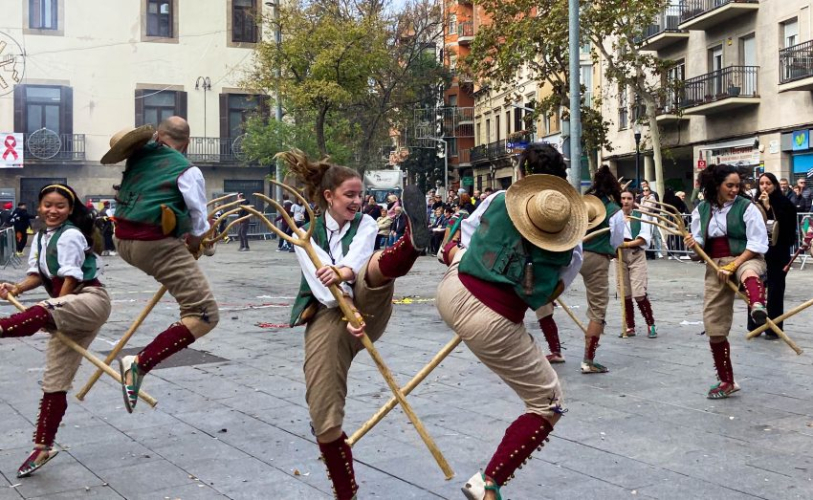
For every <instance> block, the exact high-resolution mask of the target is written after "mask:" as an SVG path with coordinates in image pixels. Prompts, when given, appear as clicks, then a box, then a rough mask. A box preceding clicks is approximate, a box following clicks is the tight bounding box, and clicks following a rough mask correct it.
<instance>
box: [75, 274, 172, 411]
mask: <svg viewBox="0 0 813 500" xmlns="http://www.w3.org/2000/svg"><path fill="white" fill-rule="evenodd" d="M165 293H167V287H165V286H164V285H161V288H159V289H158V291H157V292H155V295H153V296H152V298H151V299H150V301H149V302H147V305H146V306H145V307H144V309H143V310H142V311H141V314H139V315H138V317H137V318H136V320H135V321H133V324H132V325H130V328H128V329H127V331H126V332H124V335H123V336H122V337H121V339H119V341H118V343H116V345H115V346H114V347H113V350H112V351H110V353H109V354H108V355H107V357H106V358H105V359H104V364H105V365H107V366H110V365H111V364H112V363H113V361H114V360H115V359H116V358H117V357H118V355H119V353H120V352H121V350H122V349H124V346H126V345H127V342H129V341H130V338H131V337H132V336H133V335H134V334H135V332H136V330H138V327H140V326H141V323H143V322H144V320H145V319H146V318H147V316H149V314H150V313H151V312H152V310H153V309H154V308H155V306H156V305H157V304H158V302H160V301H161V298H163V296H164V294H165ZM103 371H104V369H102V368H100V369H98V370H96V372H95V373H94V374H93V375H91V376H90V379H88V381H87V383H86V384H85V386H84V387H83V388H82V390H81V391H79V392H77V393H76V399H78V400H79V401H84V400H85V396H87V393H88V392H90V390H91V389H92V388H93V385H94V384H95V383H96V381H98V380H99V377H101V376H102V372H103ZM153 406H155V405H153Z"/></svg>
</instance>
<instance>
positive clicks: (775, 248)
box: [748, 173, 798, 340]
mask: <svg viewBox="0 0 813 500" xmlns="http://www.w3.org/2000/svg"><path fill="white" fill-rule="evenodd" d="M758 193H759V194H758V195H757V198H756V200H755V202H756V203H757V204H758V206H759V207H760V208H762V210H763V212H765V215H766V216H767V220H768V222H767V225H768V240H769V242H770V246H769V247H768V251H767V252H766V253H765V263H766V264H767V265H768V278H767V279H766V280H765V287H766V288H767V289H768V304H767V307H768V317H769V318H776V317H777V316H781V315H782V314H783V313H784V312H785V277H786V276H787V273H785V271H784V267H785V265H786V264H787V263H788V261H790V253H791V252H790V249H791V247H792V246H793V245H794V244H795V243H796V235H797V234H798V222H797V220H796V208H795V207H794V206H793V203H791V202H790V200H788V199H787V197H785V196H784V195H783V194H782V188H781V187H780V185H779V183H778V182H777V181H776V176H775V175H773V174H771V173H764V174H762V175H760V176H759V191H758ZM749 313H750V311H749ZM757 326H758V325H757V324H756V323H755V322H754V320H753V319H751V316H750V314H749V316H748V330H749V331H750V330H753V329H755V328H757ZM777 326H779V328H782V323H777ZM765 336H766V338H768V339H771V340H776V339H778V338H779V336H778V335H777V334H776V333H774V332H773V331H772V330H768V331H767V332H766V333H765Z"/></svg>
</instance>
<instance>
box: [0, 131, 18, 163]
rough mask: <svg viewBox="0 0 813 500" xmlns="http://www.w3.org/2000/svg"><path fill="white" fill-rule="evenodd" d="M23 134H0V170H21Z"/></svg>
mask: <svg viewBox="0 0 813 500" xmlns="http://www.w3.org/2000/svg"><path fill="white" fill-rule="evenodd" d="M23 160H24V158H23V134H10V133H2V132H0V168H23Z"/></svg>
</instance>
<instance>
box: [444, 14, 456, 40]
mask: <svg viewBox="0 0 813 500" xmlns="http://www.w3.org/2000/svg"><path fill="white" fill-rule="evenodd" d="M446 33H448V34H449V35H456V34H457V14H449V27H448V31H446Z"/></svg>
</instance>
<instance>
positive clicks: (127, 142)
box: [101, 125, 155, 165]
mask: <svg viewBox="0 0 813 500" xmlns="http://www.w3.org/2000/svg"><path fill="white" fill-rule="evenodd" d="M153 135H155V129H154V128H153V126H152V125H142V126H141V127H138V128H133V127H128V128H125V129H123V130H119V131H118V132H116V135H114V136H113V137H111V138H110V151H108V152H107V153H105V154H104V156H102V159H101V163H102V165H113V164H114V163H118V162H120V161H122V160H126V159H127V158H129V157H130V155H131V154H133V152H134V151H136V150H137V149H139V148H142V147H144V146H145V145H146V144H147V143H148V142H150V139H152V136H153Z"/></svg>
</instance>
